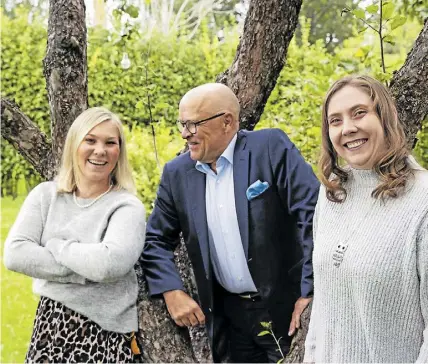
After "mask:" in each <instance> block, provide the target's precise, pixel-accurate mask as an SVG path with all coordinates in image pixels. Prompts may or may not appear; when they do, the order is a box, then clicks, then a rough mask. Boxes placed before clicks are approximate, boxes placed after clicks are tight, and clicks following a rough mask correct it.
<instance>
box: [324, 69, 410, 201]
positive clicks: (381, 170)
mask: <svg viewBox="0 0 428 364" xmlns="http://www.w3.org/2000/svg"><path fill="white" fill-rule="evenodd" d="M345 86H352V87H355V88H358V89H360V90H361V91H363V92H365V93H366V94H367V95H369V96H370V98H371V100H372V101H373V107H374V110H375V112H376V114H377V116H378V118H379V120H380V122H381V125H382V128H383V131H384V136H385V143H386V148H385V151H384V152H381V153H380V154H379V155H378V156H377V158H376V160H375V162H374V165H373V170H374V171H375V172H376V173H377V174H378V176H379V179H380V183H379V185H378V186H377V187H376V188H375V189H374V190H373V192H372V197H374V198H380V199H381V200H385V199H386V198H388V197H391V198H395V197H397V196H399V195H400V194H401V193H402V192H403V191H404V188H405V186H406V181H407V180H408V178H409V176H410V175H411V174H412V170H411V167H410V166H409V164H408V161H407V158H408V155H409V150H408V149H407V146H406V136H405V134H404V130H403V126H402V125H401V123H400V121H399V120H398V114H397V109H396V107H395V103H394V100H393V98H392V96H391V95H390V93H389V91H388V89H387V88H386V87H385V86H384V85H383V84H382V83H381V82H379V81H377V80H375V79H373V78H371V77H369V76H347V77H344V78H342V79H340V80H338V81H336V82H335V83H334V84H333V85H332V86H331V87H330V89H329V91H328V92H327V95H326V97H325V100H324V103H323V106H322V149H321V158H320V161H319V169H320V172H321V175H320V178H321V182H322V183H323V184H324V186H325V187H326V192H327V198H328V199H329V200H330V201H333V202H343V201H345V199H346V190H345V188H344V187H343V184H344V183H345V182H346V181H347V180H348V172H347V171H346V169H344V168H343V167H342V166H340V164H339V156H338V154H337V152H336V151H335V149H334V148H333V144H332V143H331V140H330V137H329V132H328V129H329V125H328V121H327V112H328V107H329V103H330V100H331V98H332V96H333V95H334V94H335V93H336V92H338V91H339V90H341V89H343V88H344V87H345Z"/></svg>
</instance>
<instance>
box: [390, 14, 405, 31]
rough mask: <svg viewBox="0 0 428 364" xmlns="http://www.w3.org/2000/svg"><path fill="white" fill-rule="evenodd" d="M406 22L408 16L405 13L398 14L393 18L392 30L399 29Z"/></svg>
mask: <svg viewBox="0 0 428 364" xmlns="http://www.w3.org/2000/svg"><path fill="white" fill-rule="evenodd" d="M405 23H406V17H405V16H403V15H396V16H394V17H393V18H392V20H391V23H390V24H391V30H394V29H397V28H398V27H401V26H402V25H403V24H405Z"/></svg>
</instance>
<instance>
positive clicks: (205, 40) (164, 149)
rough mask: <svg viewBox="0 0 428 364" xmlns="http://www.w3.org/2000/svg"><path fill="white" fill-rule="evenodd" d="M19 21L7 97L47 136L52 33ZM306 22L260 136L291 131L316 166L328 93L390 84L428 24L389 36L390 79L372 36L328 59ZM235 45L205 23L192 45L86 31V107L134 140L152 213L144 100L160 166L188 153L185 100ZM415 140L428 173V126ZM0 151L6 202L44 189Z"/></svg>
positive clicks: (21, 16)
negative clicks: (117, 120)
mask: <svg viewBox="0 0 428 364" xmlns="http://www.w3.org/2000/svg"><path fill="white" fill-rule="evenodd" d="M15 13H16V17H15V18H13V19H9V18H8V17H6V16H4V15H2V19H1V20H2V23H3V25H4V27H3V34H2V43H3V58H2V65H1V67H2V69H1V70H2V77H3V84H2V86H3V87H2V95H3V96H8V97H12V98H15V100H16V102H17V103H18V105H19V106H20V107H21V108H22V110H23V111H24V112H25V113H26V114H27V115H28V116H29V117H30V118H31V119H32V120H34V121H35V122H36V123H37V124H38V125H39V126H40V127H41V128H42V130H44V131H45V132H47V134H49V120H50V117H49V107H48V103H47V96H46V91H45V88H44V85H45V81H44V79H43V75H42V59H43V56H44V51H45V47H46V30H45V28H44V26H43V21H41V20H38V19H33V20H34V21H33V22H32V23H28V21H27V18H28V12H27V11H26V10H22V9H15ZM300 23H301V40H300V42H299V43H298V42H297V41H296V39H293V41H292V42H291V44H290V47H289V51H288V56H287V63H286V66H285V67H284V69H283V71H282V72H281V75H280V77H279V79H278V82H277V85H276V87H275V89H274V91H273V92H272V94H271V96H270V98H269V100H268V103H267V105H266V108H265V112H264V114H263V116H262V119H261V121H260V122H259V124H258V125H257V128H263V127H279V128H281V129H283V130H285V131H286V132H287V133H288V135H289V136H290V138H291V140H292V141H293V142H294V143H295V144H296V146H297V147H298V148H299V149H300V150H301V152H302V154H303V155H304V157H305V158H306V159H307V161H308V162H309V163H311V164H312V165H313V166H315V165H316V163H317V160H318V156H319V147H320V119H321V109H320V107H321V104H322V99H323V97H324V94H325V92H326V91H327V89H328V87H329V86H330V85H331V84H332V83H333V82H334V81H335V80H336V79H338V78H339V77H342V76H344V75H347V74H352V73H365V74H371V75H373V76H374V77H377V78H378V79H380V80H382V81H388V80H389V79H390V78H391V77H392V73H393V71H394V70H397V69H399V68H400V67H401V65H402V64H403V62H404V60H405V58H406V55H407V52H408V51H409V50H410V47H411V45H412V44H413V42H414V40H415V39H416V37H417V35H418V34H419V31H420V29H421V25H420V24H419V23H417V22H411V21H409V20H408V21H407V22H406V24H404V25H402V26H401V27H400V28H397V29H395V30H394V31H392V32H391V33H390V34H391V36H393V37H394V42H395V44H387V45H386V47H385V64H386V73H384V72H383V71H382V68H381V64H380V58H379V54H380V46H379V44H378V42H374V41H373V39H372V37H373V35H372V34H370V33H362V34H360V35H358V36H357V37H352V38H349V39H347V40H345V41H344V42H343V44H342V45H340V46H338V47H336V48H335V49H334V52H331V51H329V50H328V49H327V47H326V46H325V43H324V41H323V40H318V41H316V42H315V43H312V42H311V41H310V29H311V26H310V22H309V21H308V20H306V19H305V18H301V20H300ZM123 38H124V39H123ZM237 42H238V35H237V32H236V31H234V30H233V29H231V30H230V31H229V32H226V36H225V39H224V41H222V42H219V41H218V39H217V37H213V36H211V35H210V32H209V30H208V25H207V24H202V26H201V31H200V33H198V35H197V36H196V37H194V38H193V40H192V41H191V42H189V41H186V40H185V39H183V38H179V37H178V38H177V37H171V38H166V37H158V38H151V40H147V39H143V38H142V37H141V36H140V35H139V34H138V33H137V32H132V33H131V34H129V35H128V36H126V37H122V36H121V35H120V34H118V33H115V32H108V31H107V30H105V29H101V28H91V29H90V30H89V45H88V67H89V72H88V73H89V102H90V105H91V106H95V105H104V106H106V107H108V108H111V109H112V110H113V111H114V112H116V113H118V114H119V116H120V117H121V118H122V120H123V121H124V122H125V123H126V124H127V125H128V126H129V132H128V133H127V135H128V139H129V143H130V155H131V163H132V166H133V168H134V170H135V178H136V180H137V186H138V193H139V195H140V197H141V198H142V200H143V201H144V203H145V205H146V208H147V209H148V210H149V211H150V210H151V204H152V202H153V200H154V197H155V190H156V186H157V183H158V181H159V176H160V170H159V168H158V166H157V163H156V158H155V155H154V147H153V137H152V135H151V126H150V115H149V110H148V107H147V96H148V95H150V100H151V104H152V114H153V126H154V129H155V132H156V142H157V149H158V151H159V159H160V164H161V167H162V166H163V164H164V163H165V162H166V161H167V160H169V159H171V158H172V157H173V156H174V154H175V153H176V152H177V151H178V150H180V149H181V147H182V145H183V143H182V141H181V140H180V137H179V135H178V133H176V131H175V120H176V117H177V105H178V102H179V100H180V98H181V96H182V95H183V94H184V93H185V92H186V91H188V90H189V89H190V88H192V87H194V86H196V85H199V84H202V83H205V82H213V81H214V80H215V76H216V75H217V74H219V73H220V72H222V71H224V70H225V69H227V67H228V66H229V65H230V64H231V62H232V60H233V57H234V54H235V50H236V45H237ZM125 52H126V53H127V54H128V55H129V58H130V61H131V66H130V68H129V69H127V70H124V69H122V68H121V66H120V63H121V60H122V57H123V54H124V53H125ZM146 71H147V80H146ZM425 124H426V123H425ZM418 138H419V143H418V144H417V147H416V149H415V150H414V154H415V155H416V157H417V159H418V160H419V161H420V162H421V163H422V164H423V165H424V166H425V167H428V156H427V143H428V130H427V127H426V125H425V126H424V127H423V130H422V131H421V132H420V133H419V135H418ZM1 148H2V169H1V175H2V182H3V192H4V193H5V194H14V191H15V190H16V187H14V186H16V181H17V180H18V179H20V178H25V180H26V181H27V182H28V185H29V186H30V185H33V184H35V183H37V182H38V179H37V178H38V177H37V175H36V174H35V172H34V171H33V169H32V168H30V167H29V165H28V164H27V162H25V161H24V160H23V159H22V158H21V157H19V156H18V155H17V154H16V152H15V151H14V150H13V149H12V148H11V147H10V146H9V145H8V144H7V143H2V146H1Z"/></svg>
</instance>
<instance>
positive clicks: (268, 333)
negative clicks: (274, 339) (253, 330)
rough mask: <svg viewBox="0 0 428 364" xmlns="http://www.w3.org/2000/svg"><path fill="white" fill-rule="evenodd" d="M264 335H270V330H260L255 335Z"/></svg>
mask: <svg viewBox="0 0 428 364" xmlns="http://www.w3.org/2000/svg"><path fill="white" fill-rule="evenodd" d="M265 335H270V332H269V331H261V332H259V333H258V335H257V336H265Z"/></svg>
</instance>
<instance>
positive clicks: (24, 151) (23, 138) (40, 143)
mask: <svg viewBox="0 0 428 364" xmlns="http://www.w3.org/2000/svg"><path fill="white" fill-rule="evenodd" d="M1 135H2V137H3V138H4V139H6V140H7V141H8V142H9V143H11V144H12V145H13V146H14V147H15V149H16V150H17V151H18V152H19V153H20V154H21V155H22V156H23V157H24V158H25V159H26V160H27V161H29V162H30V163H31V164H32V165H33V166H34V168H35V169H36V171H37V172H39V173H40V175H41V176H42V177H43V178H45V179H48V180H49V179H52V178H53V176H54V174H55V161H54V159H53V157H52V149H51V144H50V143H49V142H48V141H47V138H46V135H45V134H44V133H42V132H41V131H40V129H39V128H38V127H37V126H36V125H35V124H34V123H33V122H32V121H31V120H30V119H29V118H28V117H27V116H26V115H25V114H24V113H23V112H22V111H21V110H20V109H19V107H18V106H17V105H16V104H15V102H13V101H11V100H8V99H4V98H2V99H1Z"/></svg>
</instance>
